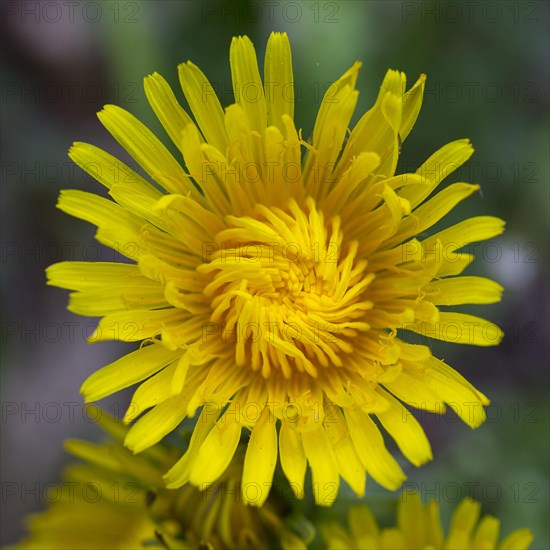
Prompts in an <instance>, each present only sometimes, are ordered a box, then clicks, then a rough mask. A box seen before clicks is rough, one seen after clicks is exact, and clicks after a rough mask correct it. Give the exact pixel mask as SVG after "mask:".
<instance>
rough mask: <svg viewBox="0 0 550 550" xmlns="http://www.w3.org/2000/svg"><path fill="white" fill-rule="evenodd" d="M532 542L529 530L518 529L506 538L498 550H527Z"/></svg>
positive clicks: (531, 534)
mask: <svg viewBox="0 0 550 550" xmlns="http://www.w3.org/2000/svg"><path fill="white" fill-rule="evenodd" d="M531 542H533V533H531V531H529V529H518V530H517V531H514V532H513V533H510V534H509V535H508V536H506V537H505V538H504V539H503V540H502V542H501V543H500V545H499V546H498V548H499V550H527V549H528V548H529V546H530V545H531Z"/></svg>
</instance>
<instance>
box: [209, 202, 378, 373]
mask: <svg viewBox="0 0 550 550" xmlns="http://www.w3.org/2000/svg"><path fill="white" fill-rule="evenodd" d="M306 208H307V213H306V212H304V211H303V210H302V209H300V207H299V206H298V204H297V203H296V201H294V200H292V201H291V202H290V203H289V205H288V209H287V211H283V210H281V209H279V208H267V207H265V206H263V205H257V206H256V208H255V212H254V215H255V217H249V216H243V217H236V216H227V218H226V222H227V224H228V228H227V229H224V230H223V231H221V232H220V233H218V235H217V236H216V242H215V243H211V244H210V245H209V249H208V252H209V254H208V262H207V263H204V264H202V265H201V266H200V267H199V271H201V272H202V273H205V274H208V275H209V276H210V282H209V284H208V285H207V286H206V288H205V289H204V294H205V296H206V297H207V298H208V299H209V300H210V303H211V308H212V314H211V318H210V320H211V322H212V323H214V324H216V331H215V332H216V333H217V334H218V335H219V336H220V337H221V338H222V339H224V341H226V342H228V343H231V345H233V346H234V347H235V359H236V363H237V365H239V366H244V365H248V366H250V367H251V368H252V370H254V371H258V372H260V373H261V375H262V376H263V377H264V378H269V377H270V376H273V375H275V374H276V373H280V374H282V376H283V377H284V378H290V377H291V376H292V374H293V373H294V372H301V373H307V374H308V375H310V376H313V377H317V375H318V367H319V366H321V367H328V366H330V365H334V366H342V360H341V355H342V353H351V352H352V350H353V348H352V345H351V341H352V339H353V338H354V337H355V336H356V335H357V333H358V331H361V330H368V329H369V325H368V324H367V323H366V322H365V321H364V317H365V312H366V311H367V310H369V309H370V308H371V307H372V303H371V302H369V301H367V300H364V299H363V292H364V290H365V289H366V287H367V286H368V285H369V283H370V282H371V280H372V278H373V276H372V275H367V274H366V273H365V271H366V267H367V262H366V260H358V259H357V258H356V253H357V248H358V243H357V241H352V242H349V243H346V242H345V240H344V236H343V233H342V230H341V227H340V219H339V218H338V217H334V218H333V219H331V220H330V222H329V223H328V224H325V220H324V216H323V213H322V212H319V211H318V210H317V209H316V207H315V203H314V201H313V199H311V198H309V199H307V200H306Z"/></svg>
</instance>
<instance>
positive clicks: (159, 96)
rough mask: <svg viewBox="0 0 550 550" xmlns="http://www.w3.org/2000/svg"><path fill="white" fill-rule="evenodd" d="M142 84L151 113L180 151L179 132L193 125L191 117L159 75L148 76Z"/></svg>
mask: <svg viewBox="0 0 550 550" xmlns="http://www.w3.org/2000/svg"><path fill="white" fill-rule="evenodd" d="M143 83H144V88H145V95H146V96H147V100H148V101H149V104H150V105H151V107H152V108H153V111H155V114H156V115H157V117H158V119H159V120H160V122H161V123H162V125H163V126H164V128H165V129H166V131H167V132H168V135H169V136H170V138H171V139H172V141H173V142H174V144H175V145H176V147H177V148H178V149H181V148H182V145H181V139H180V137H181V132H182V131H183V129H184V128H185V127H186V126H187V125H188V124H192V123H193V121H192V120H191V117H190V116H189V115H188V114H187V113H186V112H185V111H184V110H183V108H182V106H181V105H180V104H179V103H178V100H177V99H176V96H175V95H174V92H173V91H172V88H170V86H169V84H168V82H166V80H164V78H163V77H162V76H161V75H160V74H158V73H153V74H152V75H149V76H148V77H146V78H145V79H144V81H143Z"/></svg>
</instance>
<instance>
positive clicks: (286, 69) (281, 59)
mask: <svg viewBox="0 0 550 550" xmlns="http://www.w3.org/2000/svg"><path fill="white" fill-rule="evenodd" d="M264 88H265V98H266V103H267V123H268V125H269V126H271V125H273V126H277V127H278V128H279V129H281V130H283V129H284V124H283V122H282V116H283V115H287V116H289V117H290V118H291V119H294V77H293V75H292V55H291V50H290V43H289V41H288V36H287V34H286V32H283V33H279V32H272V33H271V35H270V36H269V40H268V41H267V49H266V52H265V63H264Z"/></svg>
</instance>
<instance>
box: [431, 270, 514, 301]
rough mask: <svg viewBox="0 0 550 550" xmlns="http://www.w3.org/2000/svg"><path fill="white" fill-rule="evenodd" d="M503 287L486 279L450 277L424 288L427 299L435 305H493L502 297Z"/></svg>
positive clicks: (433, 282)
mask: <svg viewBox="0 0 550 550" xmlns="http://www.w3.org/2000/svg"><path fill="white" fill-rule="evenodd" d="M503 290H504V289H503V288H502V286H501V285H499V284H498V283H496V282H495V281H492V280H491V279H486V278H484V277H450V278H447V279H439V280H436V281H432V282H431V283H430V284H429V285H427V286H425V287H424V291H425V292H426V293H427V296H426V299H428V300H430V302H432V303H433V304H435V305H443V306H455V305H459V304H493V303H495V302H499V301H500V299H501V297H502V292H503Z"/></svg>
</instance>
